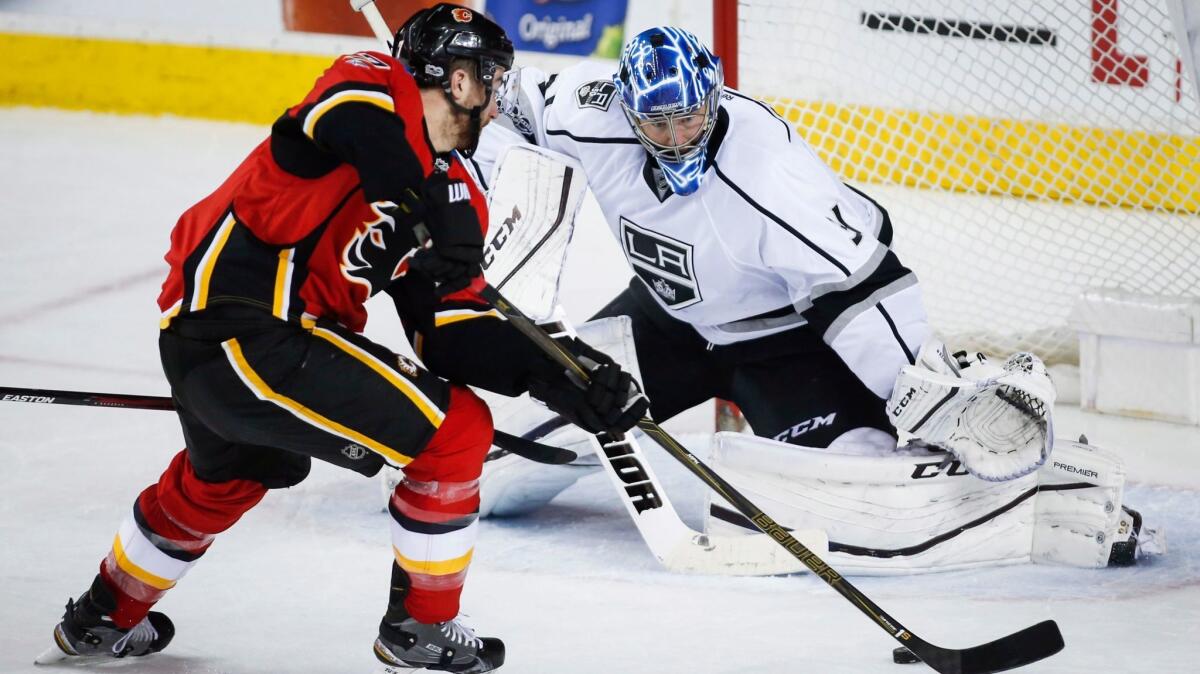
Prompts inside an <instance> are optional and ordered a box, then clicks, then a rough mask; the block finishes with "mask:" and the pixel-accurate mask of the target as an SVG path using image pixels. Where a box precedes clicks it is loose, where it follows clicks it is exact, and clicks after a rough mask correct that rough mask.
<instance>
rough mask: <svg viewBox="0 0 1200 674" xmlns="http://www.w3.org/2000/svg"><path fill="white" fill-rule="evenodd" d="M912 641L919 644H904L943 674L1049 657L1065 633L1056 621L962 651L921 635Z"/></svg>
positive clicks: (980, 672) (999, 668)
mask: <svg viewBox="0 0 1200 674" xmlns="http://www.w3.org/2000/svg"><path fill="white" fill-rule="evenodd" d="M912 641H914V642H916V643H905V646H907V647H908V649H909V650H910V651H912V652H913V654H915V655H916V656H917V657H918V658H920V659H921V661H922V662H924V663H925V664H927V665H929V666H930V667H932V668H933V669H934V670H936V671H938V672H940V673H941V674H990V673H991V672H1004V671H1007V670H1010V669H1016V668H1017V667H1024V666H1025V665H1028V664H1030V663H1034V662H1037V661H1038V660H1043V659H1045V658H1048V657H1050V656H1051V655H1054V654H1055V653H1057V652H1059V651H1061V650H1062V649H1063V646H1064V645H1065V644H1064V642H1063V637H1062V632H1059V631H1058V624H1057V623H1055V622H1054V621H1053V620H1046V621H1043V622H1040V623H1038V624H1036V625H1033V626H1031V627H1026V628H1025V629H1023V630H1021V631H1019V632H1013V633H1012V634H1010V635H1008V636H1006V637H1001V638H999V639H996V640H995V641H991V642H988V643H986V644H981V645H979V646H973V647H971V648H964V649H962V650H955V649H952V648H940V647H938V646H934V645H933V644H931V643H928V642H926V641H922V640H921V639H919V638H914V639H913V640H912Z"/></svg>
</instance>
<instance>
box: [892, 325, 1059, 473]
mask: <svg viewBox="0 0 1200 674" xmlns="http://www.w3.org/2000/svg"><path fill="white" fill-rule="evenodd" d="M1054 399H1055V391H1054V384H1053V382H1051V381H1050V377H1049V376H1048V375H1047V374H1046V367H1045V365H1043V364H1042V361H1041V360H1040V359H1039V358H1038V357H1037V356H1035V355H1033V354H1031V353H1014V354H1013V355H1011V356H1009V357H1008V358H1007V359H1006V360H1005V361H1004V363H1003V364H1001V365H996V364H994V363H992V362H991V361H989V360H988V359H987V358H985V357H984V356H983V355H981V354H976V357H975V358H971V359H968V358H967V357H966V354H963V353H958V354H954V355H951V354H949V353H948V352H947V349H946V346H945V344H942V343H941V342H940V341H938V340H936V339H933V338H930V339H929V340H928V341H926V342H925V345H924V346H923V347H922V348H921V352H920V356H919V357H918V358H917V363H916V365H908V366H905V367H904V368H902V369H901V370H900V376H899V377H898V378H897V379H896V386H895V388H894V389H893V390H892V396H891V398H890V399H889V400H888V402H887V413H888V417H889V418H890V419H891V420H892V423H893V424H894V425H895V426H896V428H897V429H898V430H900V431H903V432H906V433H910V434H911V435H912V436H913V437H915V438H917V439H920V440H921V441H923V442H925V443H927V444H929V445H934V446H937V447H940V448H942V449H945V450H947V451H949V452H952V453H953V454H954V456H955V457H957V458H958V460H959V461H961V462H962V465H963V466H964V467H965V468H966V469H967V470H968V471H970V472H971V474H972V475H974V476H976V477H978V478H980V479H983V480H989V481H992V482H1001V481H1004V480H1012V479H1016V478H1018V477H1021V476H1023V475H1028V474H1029V473H1032V472H1033V471H1035V470H1037V469H1038V467H1039V466H1041V465H1042V464H1043V463H1045V461H1046V459H1047V458H1048V457H1049V456H1050V451H1051V450H1052V449H1053V445H1054V428H1053V424H1052V421H1051V412H1052V410H1053V408H1054Z"/></svg>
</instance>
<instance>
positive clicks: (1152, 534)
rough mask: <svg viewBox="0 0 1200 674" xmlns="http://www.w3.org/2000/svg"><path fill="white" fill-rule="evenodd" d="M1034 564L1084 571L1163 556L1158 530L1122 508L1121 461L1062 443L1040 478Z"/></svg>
mask: <svg viewBox="0 0 1200 674" xmlns="http://www.w3.org/2000/svg"><path fill="white" fill-rule="evenodd" d="M1037 477H1038V487H1039V491H1038V497H1037V506H1036V511H1035V514H1036V525H1035V528H1034V534H1033V555H1032V557H1033V561H1035V562H1038V563H1043V564H1063V565H1067V566H1079V567H1085V568H1101V567H1105V566H1109V565H1113V566H1125V565H1128V564H1133V563H1134V562H1135V561H1136V560H1137V559H1138V558H1139V557H1140V556H1142V555H1147V554H1161V553H1163V552H1165V551H1166V539H1165V538H1164V536H1163V532H1162V530H1161V529H1156V528H1151V527H1147V526H1145V525H1144V523H1143V522H1142V518H1141V515H1140V514H1139V513H1137V512H1136V511H1134V510H1131V509H1129V508H1127V507H1125V505H1124V503H1123V500H1124V491H1125V466H1124V464H1123V463H1122V461H1121V458H1120V457H1119V456H1118V455H1116V454H1114V453H1112V452H1110V451H1107V450H1104V449H1101V448H1099V447H1094V446H1092V445H1089V444H1087V443H1085V442H1083V441H1080V442H1067V441H1064V440H1060V441H1059V442H1058V443H1057V448H1056V449H1055V452H1054V457H1053V458H1052V459H1051V460H1050V461H1049V462H1047V464H1046V465H1045V466H1043V467H1042V468H1041V469H1040V470H1039V471H1038V472H1037Z"/></svg>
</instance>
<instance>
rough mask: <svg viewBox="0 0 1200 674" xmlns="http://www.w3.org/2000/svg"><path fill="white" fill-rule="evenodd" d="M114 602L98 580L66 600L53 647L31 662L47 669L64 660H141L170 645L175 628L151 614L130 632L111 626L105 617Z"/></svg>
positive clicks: (167, 621) (161, 617) (113, 606)
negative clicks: (76, 596) (81, 592)
mask: <svg viewBox="0 0 1200 674" xmlns="http://www.w3.org/2000/svg"><path fill="white" fill-rule="evenodd" d="M116 608H117V601H116V599H115V598H114V597H113V596H112V592H111V591H110V590H109V589H108V587H107V586H106V585H105V584H104V582H103V581H102V580H100V577H99V576H97V577H96V580H95V581H93V582H92V586H91V587H90V588H89V589H88V591H87V592H85V593H83V594H82V595H80V597H79V600H78V601H75V600H72V599H68V600H67V610H66V613H64V614H63V619H62V622H60V623H58V625H56V626H55V627H54V643H55V645H54V646H51V647H50V648H49V649H48V650H47V651H46V652H45V653H42V654H41V655H39V656H38V658H37V659H36V660H34V664H38V665H47V664H50V663H53V662H58V661H60V660H64V659H66V658H80V657H108V658H123V657H125V656H127V655H131V656H135V657H137V656H142V655H149V654H150V653H157V652H159V651H161V650H162V649H164V648H166V647H167V644H169V643H171V638H172V637H174V636H175V626H174V625H173V624H171V619H170V618H168V617H167V616H165V615H163V614H162V613H159V612H157V611H151V612H150V613H149V615H147V616H146V617H145V618H143V619H142V621H141V622H140V623H138V624H137V625H134V626H133V627H132V628H130V629H121V628H119V627H117V626H116V625H115V624H113V622H112V620H111V619H109V617H108V614H110V613H112V612H113V611H115V610H116Z"/></svg>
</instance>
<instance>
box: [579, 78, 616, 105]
mask: <svg viewBox="0 0 1200 674" xmlns="http://www.w3.org/2000/svg"><path fill="white" fill-rule="evenodd" d="M616 95H617V85H615V84H613V83H612V82H611V81H609V80H596V81H595V82H588V83H587V84H584V85H583V86H581V87H579V88H578V89H576V90H575V100H576V101H577V102H578V103H579V107H581V108H595V109H597V110H608V106H610V105H612V102H613V98H615V97H616Z"/></svg>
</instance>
